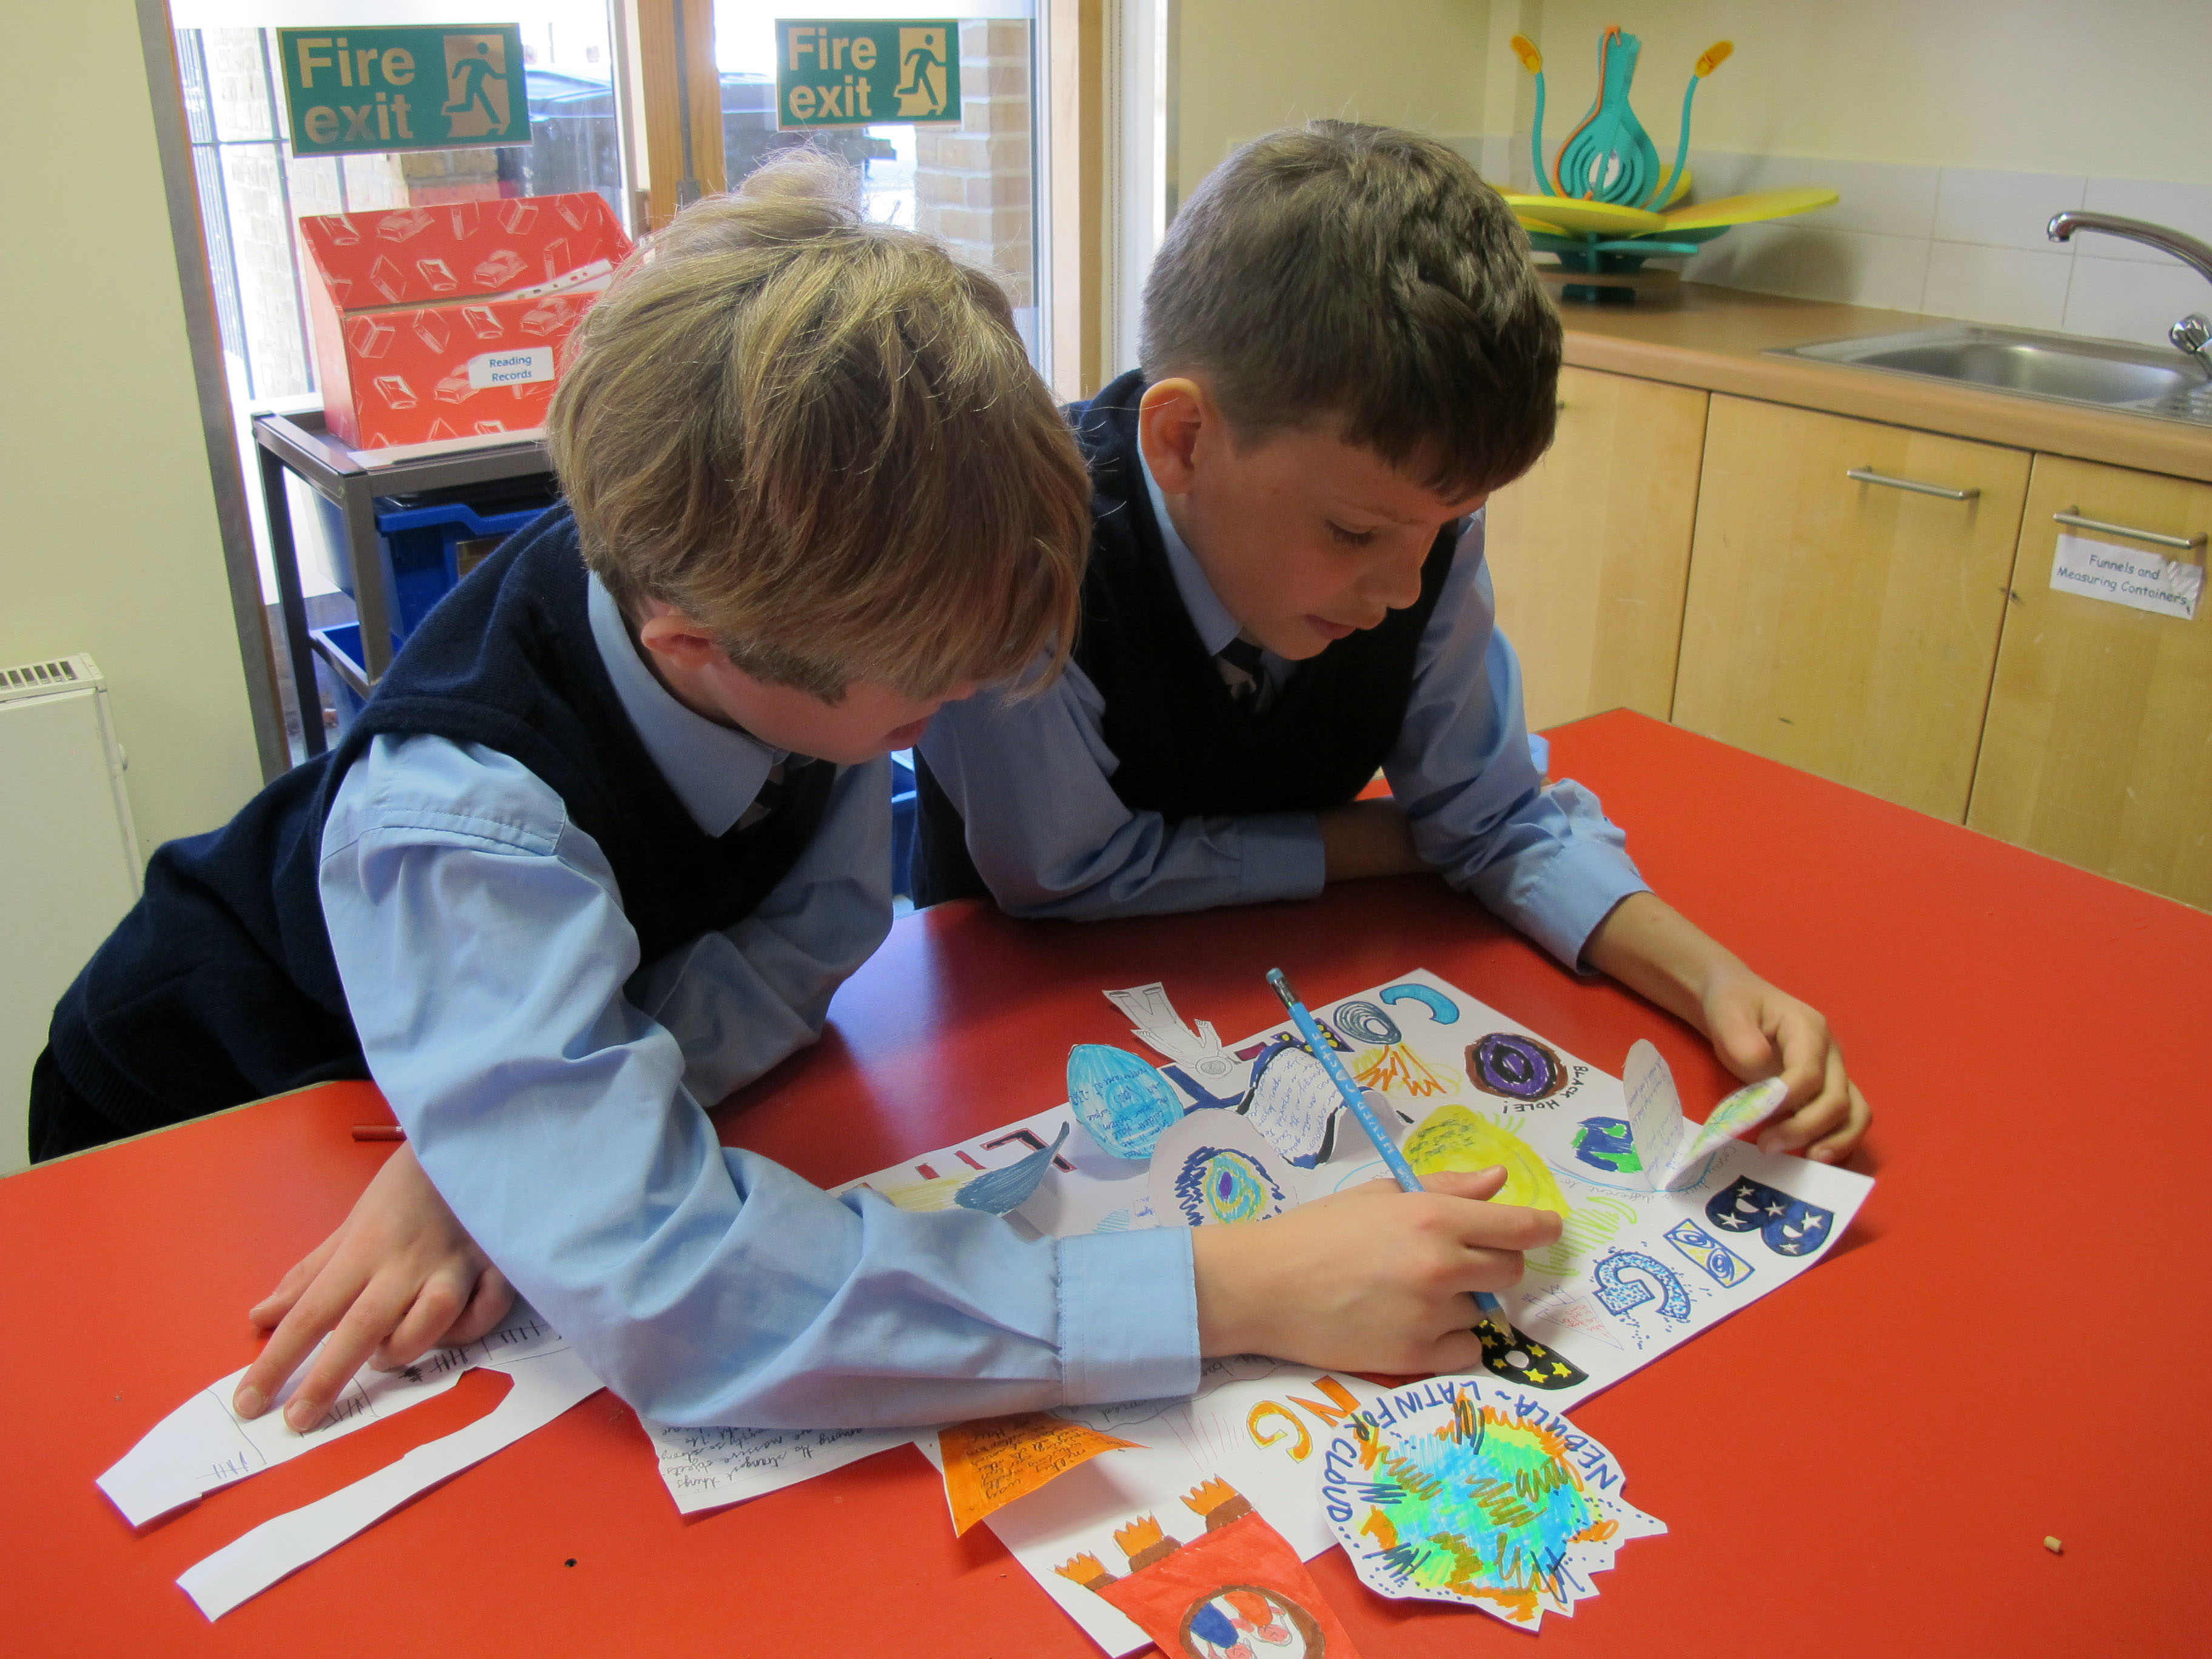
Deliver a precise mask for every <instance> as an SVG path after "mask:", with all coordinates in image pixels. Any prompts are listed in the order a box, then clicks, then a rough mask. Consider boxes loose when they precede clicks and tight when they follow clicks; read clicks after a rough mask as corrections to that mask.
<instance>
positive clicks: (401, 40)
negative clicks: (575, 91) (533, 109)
mask: <svg viewBox="0 0 2212 1659" xmlns="http://www.w3.org/2000/svg"><path fill="white" fill-rule="evenodd" d="M276 41H277V49H278V51H279V52H280V53H281V55H282V57H283V76H284V106H285V108H286V110H287V112H289V115H290V117H291V123H292V153H293V154H294V155H357V154H360V153H362V152H363V151H380V150H392V149H464V148H468V149H474V148H476V147H477V146H479V145H493V144H526V143H529V142H530V96H529V92H528V88H526V86H525V84H524V82H523V78H522V30H521V29H520V27H518V26H516V25H515V24H513V23H455V24H452V25H450V26H448V27H444V28H412V27H410V28H351V27H343V26H334V27H330V28H308V29H279V30H277V31H276Z"/></svg>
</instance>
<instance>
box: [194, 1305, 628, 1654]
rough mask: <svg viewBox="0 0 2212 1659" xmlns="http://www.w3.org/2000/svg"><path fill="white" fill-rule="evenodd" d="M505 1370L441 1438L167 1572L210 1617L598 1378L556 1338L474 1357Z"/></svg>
mask: <svg viewBox="0 0 2212 1659" xmlns="http://www.w3.org/2000/svg"><path fill="white" fill-rule="evenodd" d="M484 1364H485V1368H486V1369H487V1370H495V1371H505V1372H506V1373H507V1375H508V1376H511V1377H513V1379H514V1385H513V1387H512V1388H510V1389H508V1390H507V1397H506V1398H505V1399H503V1400H501V1401H500V1402H499V1404H498V1405H497V1406H495V1407H493V1408H492V1410H491V1411H490V1412H489V1413H488V1414H487V1415H485V1416H483V1417H481V1418H479V1419H477V1420H476V1421H475V1422H473V1423H471V1424H470V1425H468V1426H467V1427H466V1428H465V1429H457V1430H456V1431H453V1433H452V1434H449V1435H447V1436H446V1437H444V1438H442V1439H439V1440H433V1441H431V1442H430V1443H428V1444H427V1445H422V1446H417V1447H416V1448H415V1449H414V1450H412V1451H410V1452H409V1453H408V1454H407V1455H405V1456H404V1457H402V1458H401V1459H400V1460H399V1461H398V1462H396V1463H387V1464H386V1465H385V1467H384V1468H380V1469H379V1470H377V1472H376V1473H375V1474H372V1475H369V1476H368V1477H367V1478H366V1479H364V1480H356V1482H354V1484H353V1485H352V1486H347V1487H344V1488H343V1489H342V1490H340V1491H337V1492H332V1493H331V1495H330V1496H329V1497H327V1498H319V1499H318V1500H317V1501H315V1502H314V1503H313V1504H307V1505H305V1506H303V1507H302V1508H300V1509H296V1510H292V1511H291V1512H290V1513H289V1514H286V1515H279V1516H275V1517H273V1518H271V1519H270V1520H267V1521H264V1522H262V1523H261V1524H260V1525H259V1526H258V1527H256V1528H253V1530H252V1531H251V1532H249V1533H247V1534H246V1535H245V1536H244V1537H242V1538H240V1539H238V1540H237V1541H234V1542H233V1543H231V1544H228V1545H226V1546H225V1547H223V1548H222V1549H219V1550H217V1551H216V1553H214V1554H213V1555H210V1556H209V1557H208V1558H207V1559H205V1560H203V1561H200V1562H198V1563H197V1564H196V1565H193V1566H191V1567H190V1568H187V1569H186V1570H185V1573H184V1575H183V1577H179V1579H178V1580H177V1584H178V1587H179V1589H182V1590H183V1591H184V1592H185V1595H189V1596H191V1598H192V1600H193V1601H195V1602H197V1604H198V1606H199V1610H200V1611H201V1612H202V1613H205V1614H206V1615H207V1616H208V1617H209V1618H210V1620H215V1619H220V1618H222V1615H223V1614H224V1613H228V1612H229V1611H230V1610H231V1609H232V1608H233V1607H236V1606H238V1605H239V1604H240V1602H241V1601H248V1600H250V1599H252V1597H253V1596H256V1595H259V1594H260V1593H261V1592H262V1591H263V1590H264V1589H268V1588H269V1586H270V1585H271V1584H273V1583H276V1581H277V1580H278V1579H280V1578H282V1577H284V1576H285V1575H286V1574H288V1573H291V1572H296V1571H298V1570H299V1569H300V1568H301V1567H303V1566H305V1565H307V1563H308V1562H310V1561H312V1560H313V1559H315V1558H316V1557H318V1556H319V1555H323V1554H325V1553H328V1552H329V1551H331V1550H333V1549H335V1548H337V1547H338V1546H339V1545H340V1544H343V1542H345V1541H346V1540H347V1539H349V1538H350V1537H352V1536H353V1535H354V1534H356V1533H357V1532H360V1531H362V1529H363V1528H366V1527H368V1526H370V1525H372V1524H373V1523H374V1522H377V1521H379V1520H380V1519H382V1518H383V1517H384V1516H386V1515H389V1514H390V1513H391V1512H392V1510H396V1509H398V1507H399V1506H400V1505H401V1504H404V1503H405V1502H406V1501H407V1500H408V1499H409V1498H412V1497H414V1496H415V1495H416V1493H417V1492H424V1491H427V1490H428V1488H430V1487H432V1486H436V1485H437V1484H438V1482H440V1481H441V1480H449V1479H450V1478H452V1477H453V1475H456V1474H459V1473H460V1472H461V1471H462V1470H463V1469H465V1468H468V1467H469V1466H470V1465H471V1464H472V1463H478V1462H483V1460H484V1459H485V1458H487V1457H489V1456H490V1455H492V1453H494V1452H495V1451H497V1450H499V1449H501V1447H503V1446H508V1445H512V1444H513V1443H514V1442H515V1441H517V1440H520V1439H521V1438H522V1437H523V1436H525V1435H526V1434H529V1433H531V1432H532V1431H535V1430H538V1429H541V1428H543V1427H544V1426H545V1425H547V1424H548V1423H550V1422H551V1421H552V1420H553V1419H555V1418H556V1417H558V1416H560V1414H561V1413H562V1412H565V1411H567V1410H568V1407H571V1406H573V1405H574V1404H575V1403H576V1402H577V1401H580V1400H582V1399H584V1398H585V1397H586V1395H592V1394H594V1393H596V1392H597V1391H598V1390H599V1386H600V1384H599V1378H597V1377H596V1376H592V1374H591V1372H590V1371H589V1370H586V1369H585V1366H584V1362H583V1361H582V1360H581V1359H580V1358H577V1356H576V1355H575V1354H574V1352H572V1351H571V1350H570V1349H569V1348H568V1346H566V1345H565V1344H562V1346H557V1347H554V1348H550V1349H541V1350H540V1351H538V1352H533V1353H530V1354H526V1355H513V1354H509V1355H507V1356H503V1357H501V1358H495V1359H492V1360H489V1361H486V1362H484Z"/></svg>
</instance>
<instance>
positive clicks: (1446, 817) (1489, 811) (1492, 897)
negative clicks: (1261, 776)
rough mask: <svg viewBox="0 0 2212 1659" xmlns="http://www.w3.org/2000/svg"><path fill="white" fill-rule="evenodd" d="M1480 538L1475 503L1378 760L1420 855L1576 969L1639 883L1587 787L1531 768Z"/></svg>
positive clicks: (1517, 681)
mask: <svg viewBox="0 0 2212 1659" xmlns="http://www.w3.org/2000/svg"><path fill="white" fill-rule="evenodd" d="M1482 537H1483V515H1482V514H1480V513H1477V514H1475V515H1474V518H1473V519H1472V520H1469V521H1468V527H1467V530H1466V532H1464V533H1463V534H1462V536H1461V538H1460V543H1459V546H1458V548H1457V549H1456V550H1455V555H1454V557H1453V560H1452V568H1451V571H1450V573H1449V575H1448V576H1447V577H1446V578H1445V581H1444V587H1443V592H1442V593H1441V594H1440V595H1438V597H1437V608H1436V611H1435V612H1434V614H1433V615H1432V616H1431V617H1430V619H1429V625H1428V628H1427V629H1426V630H1425V632H1424V633H1423V634H1422V635H1421V646H1420V650H1419V653H1418V655H1417V656H1416V658H1415V659H1414V670H1413V692H1412V694H1411V696H1409V697H1408V698H1407V704H1406V720H1405V724H1404V725H1403V726H1401V727H1400V728H1399V732H1398V741H1397V744H1396V745H1395V747H1394V748H1393V749H1392V750H1391V751H1390V755H1389V758H1388V759H1387V760H1386V761H1385V762H1384V763H1383V772H1384V775H1386V776H1387V777H1388V778H1389V781H1390V791H1391V793H1392V794H1393V795H1394V796H1395V797H1396V799H1397V801H1398V805H1400V807H1401V808H1402V809H1403V810H1404V811H1405V814H1406V818H1407V823H1408V824H1409V825H1410V826H1411V827H1412V829H1413V845H1414V848H1415V849H1416V850H1417V851H1419V854H1420V855H1421V856H1422V857H1423V858H1425V859H1426V860H1428V861H1429V862H1430V863H1431V864H1433V865H1435V866H1437V868H1438V869H1439V870H1441V871H1442V872H1443V875H1444V878H1445V880H1447V881H1448V882H1449V883H1450V884H1452V885H1453V886H1454V887H1456V888H1458V889H1460V890H1462V891H1463V892H1468V893H1472V894H1474V896H1475V897H1477V898H1478V899H1480V901H1481V902H1483V904H1484V905H1485V906H1486V907H1487V908H1489V909H1491V910H1492V911H1493V912H1495V913H1496V914H1497V915H1498V916H1500V917H1502V918H1503V919H1504V921H1508V922H1510V924H1512V926H1514V927H1517V928H1519V929H1520V930H1521V931H1522V933H1526V934H1528V936H1529V937H1530V938H1531V939H1534V940H1535V941H1536V942H1537V943H1538V944H1539V945H1542V946H1543V947H1544V948H1545V949H1546V950H1547V951H1550V952H1551V953H1552V954H1553V956H1555V957H1558V958H1559V960H1560V961H1561V962H1563V963H1566V964H1567V965H1568V966H1569V967H1571V968H1577V969H1579V968H1580V967H1581V957H1582V951H1583V944H1584V943H1585V942H1586V941H1587V940H1588V939H1589V936H1590V933H1592V932H1593V931H1594V930H1595V928H1596V927H1597V925H1598V923H1600V922H1601V921H1604V920H1605V918H1606V917H1607V915H1609V914H1611V912H1612V910H1613V907H1614V906H1615V905H1617V904H1619V903H1620V901H1621V900H1623V899H1624V898H1626V897H1627V896H1629V895H1630V894H1632V893H1638V892H1642V891H1644V890H1645V884H1644V878H1643V877H1642V876H1640V875H1638V873H1637V870H1636V866H1635V865H1634V864H1633V863H1632V862H1631V861H1630V860H1629V857H1628V854H1627V851H1626V837H1625V836H1623V835H1622V834H1621V832H1620V830H1619V829H1616V828H1615V827H1614V826H1613V824H1612V823H1610V822H1608V821H1607V818H1606V816H1605V811H1604V809H1603V808H1602V807H1601V805H1599V804H1598V799H1597V797H1596V796H1595V795H1594V794H1592V793H1590V792H1589V790H1587V789H1585V788H1583V787H1582V785H1580V784H1578V783H1575V782H1573V781H1560V782H1558V783H1554V784H1552V785H1550V786H1548V787H1547V786H1546V785H1545V783H1544V781H1543V777H1542V775H1541V773H1539V772H1538V770H1537V769H1536V765H1535V762H1534V758H1533V757H1532V756H1531V755H1530V752H1529V743H1528V719H1527V716H1526V714H1525V713H1524V712H1523V710H1522V702H1521V667H1520V664H1519V662H1518V661H1517V660H1516V659H1515V657H1514V654H1513V647H1511V646H1510V645H1509V644H1508V643H1507V642H1506V639H1505V635H1504V634H1502V633H1500V632H1499V631H1498V625H1497V624H1498V601H1497V598H1496V596H1495V594H1494V593H1493V592H1492V587H1491V582H1490V571H1489V568H1488V566H1487V565H1486V563H1485V562H1484V559H1483V542H1482Z"/></svg>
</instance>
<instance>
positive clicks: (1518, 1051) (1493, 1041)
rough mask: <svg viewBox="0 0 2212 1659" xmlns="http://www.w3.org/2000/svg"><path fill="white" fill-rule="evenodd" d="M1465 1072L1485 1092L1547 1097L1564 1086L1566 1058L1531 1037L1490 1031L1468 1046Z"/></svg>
mask: <svg viewBox="0 0 2212 1659" xmlns="http://www.w3.org/2000/svg"><path fill="white" fill-rule="evenodd" d="M1467 1074H1468V1077H1469V1078H1471V1079H1474V1086H1475V1087H1476V1088H1478V1089H1480V1090H1481V1091H1483V1093H1485V1094H1486V1095H1499V1096H1502V1097H1504V1098H1505V1099H1507V1100H1518V1101H1523V1102H1526V1101H1535V1100H1548V1099H1550V1098H1551V1097H1553V1095H1555V1094H1557V1093H1559V1091H1560V1090H1561V1089H1563V1088H1565V1086H1566V1083H1567V1067H1566V1062H1565V1061H1564V1060H1561V1059H1560V1058H1559V1055H1558V1054H1556V1053H1555V1052H1554V1051H1553V1050H1552V1049H1550V1048H1546V1047H1545V1046H1544V1045H1543V1044H1542V1043H1541V1042H1537V1041H1536V1040H1535V1039H1534V1037H1525V1036H1522V1035H1521V1034H1520V1033H1519V1032H1517V1031H1492V1033H1491V1034H1490V1035H1489V1036H1486V1037H1484V1038H1482V1039H1481V1040H1480V1042H1470V1043H1468V1046H1467Z"/></svg>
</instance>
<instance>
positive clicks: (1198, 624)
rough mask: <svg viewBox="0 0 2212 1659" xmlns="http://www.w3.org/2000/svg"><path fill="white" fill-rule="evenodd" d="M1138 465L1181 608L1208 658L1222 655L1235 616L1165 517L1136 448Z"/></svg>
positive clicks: (1232, 636) (1231, 636)
mask: <svg viewBox="0 0 2212 1659" xmlns="http://www.w3.org/2000/svg"><path fill="white" fill-rule="evenodd" d="M1137 465H1139V466H1140V467H1143V468H1144V471H1145V493H1146V495H1150V496H1151V497H1152V517H1153V519H1154V520H1156V521H1157V522H1158V525H1159V526H1160V539H1161V540H1162V541H1163V542H1164V543H1166V544H1167V550H1168V568H1169V569H1170V570H1171V571H1173V572H1174V573H1175V585H1176V592H1177V593H1179V594H1180V595H1182V608H1183V610H1184V611H1185V612H1186V613H1187V614H1188V616H1189V617H1190V623H1191V626H1192V627H1194V628H1195V629H1197V630H1198V640H1199V643H1200V644H1201V645H1203V646H1204V647H1206V655H1207V656H1209V657H1213V656H1218V655H1220V654H1221V647H1223V646H1225V645H1227V644H1228V643H1229V642H1230V641H1231V640H1233V639H1235V638H1236V637H1237V634H1238V633H1239V632H1240V631H1241V630H1240V629H1238V627H1237V618H1236V617H1232V616H1231V615H1230V614H1229V607H1228V606H1227V605H1224V604H1222V603H1221V600H1220V598H1219V596H1218V595H1217V594H1216V593H1215V592H1214V591H1213V584H1212V582H1210V581H1208V580H1206V572H1205V571H1203V570H1201V569H1200V568H1199V565H1198V558H1197V556H1196V555H1194V553H1192V551H1191V550H1190V549H1189V548H1188V546H1187V545H1186V544H1184V542H1183V538H1182V536H1181V535H1179V534H1177V533H1176V527H1175V520H1173V519H1170V517H1168V499H1167V497H1166V496H1165V495H1162V494H1161V493H1160V485H1159V480H1158V479H1157V478H1155V477H1152V468H1151V466H1150V465H1146V460H1145V452H1144V450H1143V449H1142V448H1141V447H1139V449H1138V451H1137Z"/></svg>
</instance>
